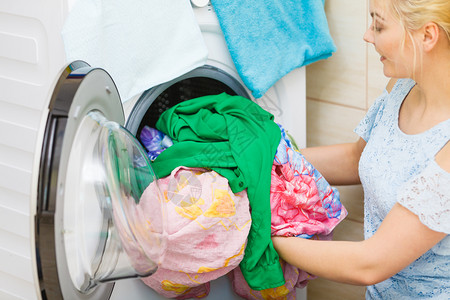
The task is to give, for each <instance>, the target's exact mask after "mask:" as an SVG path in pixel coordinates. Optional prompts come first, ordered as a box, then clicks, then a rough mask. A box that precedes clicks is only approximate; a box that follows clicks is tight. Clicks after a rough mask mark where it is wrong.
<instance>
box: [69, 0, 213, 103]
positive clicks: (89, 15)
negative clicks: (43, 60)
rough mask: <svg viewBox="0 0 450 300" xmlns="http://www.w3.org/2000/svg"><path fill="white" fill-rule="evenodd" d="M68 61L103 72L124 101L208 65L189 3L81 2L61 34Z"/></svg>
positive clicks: (166, 0) (175, 0) (179, 0)
mask: <svg viewBox="0 0 450 300" xmlns="http://www.w3.org/2000/svg"><path fill="white" fill-rule="evenodd" d="M62 37H63V41H64V47H65V52H66V58H67V60H68V62H72V61H74V60H78V59H80V60H84V61H86V62H87V63H89V64H90V65H91V66H93V67H100V68H104V69H105V70H106V71H107V72H108V73H109V74H110V75H111V77H112V78H113V80H114V82H115V83H116V85H117V88H118V90H119V94H120V97H121V99H122V101H126V100H128V99H130V98H131V97H133V96H135V95H136V94H138V93H141V92H143V91H144V90H146V89H148V88H150V87H153V86H155V85H158V84H160V83H163V82H167V81H169V80H172V79H174V78H176V77H178V76H180V75H182V74H184V73H186V72H188V71H190V70H192V69H194V68H196V67H198V66H201V65H203V64H205V62H206V59H207V56H208V49H207V48H206V45H205V42H204V40H203V37H202V34H201V32H200V28H199V26H198V24H197V22H196V20H195V16H194V13H193V10H192V7H191V5H190V2H189V1H186V0H127V1H124V0H106V1H105V0H78V1H77V2H76V3H75V4H74V6H73V8H72V10H71V11H70V13H69V16H68V18H67V20H66V23H65V24H64V28H63V31H62Z"/></svg>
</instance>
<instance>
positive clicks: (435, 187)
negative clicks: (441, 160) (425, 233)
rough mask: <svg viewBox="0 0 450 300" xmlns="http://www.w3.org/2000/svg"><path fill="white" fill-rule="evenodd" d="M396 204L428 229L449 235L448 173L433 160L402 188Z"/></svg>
mask: <svg viewBox="0 0 450 300" xmlns="http://www.w3.org/2000/svg"><path fill="white" fill-rule="evenodd" d="M398 202H399V203H400V204H401V205H403V206H404V207H406V208H407V209H409V210H410V211H411V212H413V213H414V214H416V215H417V216H418V217H419V219H420V221H421V222H422V223H423V224H424V225H426V226H427V227H429V228H430V229H432V230H435V231H439V232H444V233H446V234H450V173H447V172H446V171H444V170H443V169H441V168H440V167H439V165H438V164H437V163H436V162H435V161H434V160H432V161H431V163H430V164H429V165H428V166H427V167H426V168H425V169H424V170H423V171H422V173H420V174H418V175H417V176H415V177H413V178H412V179H411V180H410V181H408V182H407V183H406V184H405V185H404V186H403V188H402V189H401V191H400V192H399V198H398Z"/></svg>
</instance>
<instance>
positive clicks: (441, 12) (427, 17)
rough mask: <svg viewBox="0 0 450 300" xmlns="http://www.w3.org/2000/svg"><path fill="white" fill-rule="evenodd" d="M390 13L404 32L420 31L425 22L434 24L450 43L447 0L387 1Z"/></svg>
mask: <svg viewBox="0 0 450 300" xmlns="http://www.w3.org/2000/svg"><path fill="white" fill-rule="evenodd" d="M389 3H390V8H391V10H390V11H391V12H393V14H394V17H397V18H398V20H399V21H400V24H401V25H402V26H403V28H404V29H405V31H406V32H408V33H409V32H412V31H415V30H418V29H420V28H421V27H422V26H424V25H425V24H426V23H427V22H434V23H436V24H437V25H438V26H439V27H440V28H441V29H442V30H443V31H444V32H445V34H446V35H447V39H448V40H449V41H450V1H449V0H389Z"/></svg>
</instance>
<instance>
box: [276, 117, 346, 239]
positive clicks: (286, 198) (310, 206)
mask: <svg viewBox="0 0 450 300" xmlns="http://www.w3.org/2000/svg"><path fill="white" fill-rule="evenodd" d="M280 129H281V135H282V138H281V141H280V144H279V146H278V149H277V153H276V155H275V160H274V164H273V167H272V184H271V188H270V199H271V200H270V202H271V208H272V235H283V236H300V237H305V238H310V237H311V236H313V235H315V234H322V235H328V234H330V233H331V232H332V230H333V229H334V228H335V227H336V225H337V224H339V222H341V221H342V220H343V219H344V218H345V217H346V216H347V210H346V209H345V207H344V206H343V205H342V203H341V202H340V199H339V192H338V190H337V189H336V188H334V187H332V186H330V185H329V183H328V182H327V181H326V180H325V178H323V176H322V175H321V174H320V173H319V171H317V169H315V168H314V166H313V165H311V164H310V163H309V162H308V161H307V160H306V159H305V157H304V156H303V155H302V154H301V153H300V152H299V151H296V150H294V149H293V148H292V144H291V142H290V140H289V138H288V137H287V135H286V132H285V130H284V129H283V127H282V126H281V125H280Z"/></svg>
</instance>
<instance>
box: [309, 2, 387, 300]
mask: <svg viewBox="0 0 450 300" xmlns="http://www.w3.org/2000/svg"><path fill="white" fill-rule="evenodd" d="M368 6H369V0H326V1H325V12H326V14H327V19H328V25H329V28H330V33H331V35H332V37H333V40H334V42H335V44H336V46H337V51H336V53H334V54H333V56H332V57H330V58H329V59H327V60H322V61H319V62H316V63H314V64H312V65H309V66H307V67H306V87H307V90H306V94H307V145H308V146H319V145H329V144H334V143H345V142H353V141H355V140H356V139H357V138H358V136H357V135H356V134H355V133H354V132H353V129H354V128H355V127H356V125H357V124H358V123H359V121H360V120H361V119H362V118H363V116H364V115H365V113H366V111H367V109H368V108H369V106H370V105H371V104H372V103H373V101H374V100H375V98H376V97H377V96H378V95H379V94H380V93H381V92H382V90H383V89H384V87H385V85H386V83H387V81H388V79H387V78H386V77H384V75H383V69H382V65H381V62H380V61H379V55H378V54H377V53H376V52H375V50H374V49H373V45H369V44H366V43H365V42H364V41H363V35H364V32H365V30H366V28H367V27H368V26H369V24H370V16H369V14H368ZM337 188H338V189H339V191H340V193H341V200H342V202H343V203H344V205H345V207H346V208H347V210H348V211H349V215H348V217H347V218H346V219H345V220H344V221H343V222H342V223H341V224H340V225H339V226H338V227H337V228H336V229H335V232H334V239H338V240H355V241H356V240H362V239H363V218H364V217H363V192H362V188H361V186H360V185H357V186H345V187H341V186H339V187H337ZM364 293H365V288H364V287H358V286H351V285H346V284H338V283H334V282H331V281H328V280H324V279H315V280H313V281H311V282H310V283H309V285H308V300H328V299H337V300H338V299H345V300H356V299H364Z"/></svg>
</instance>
